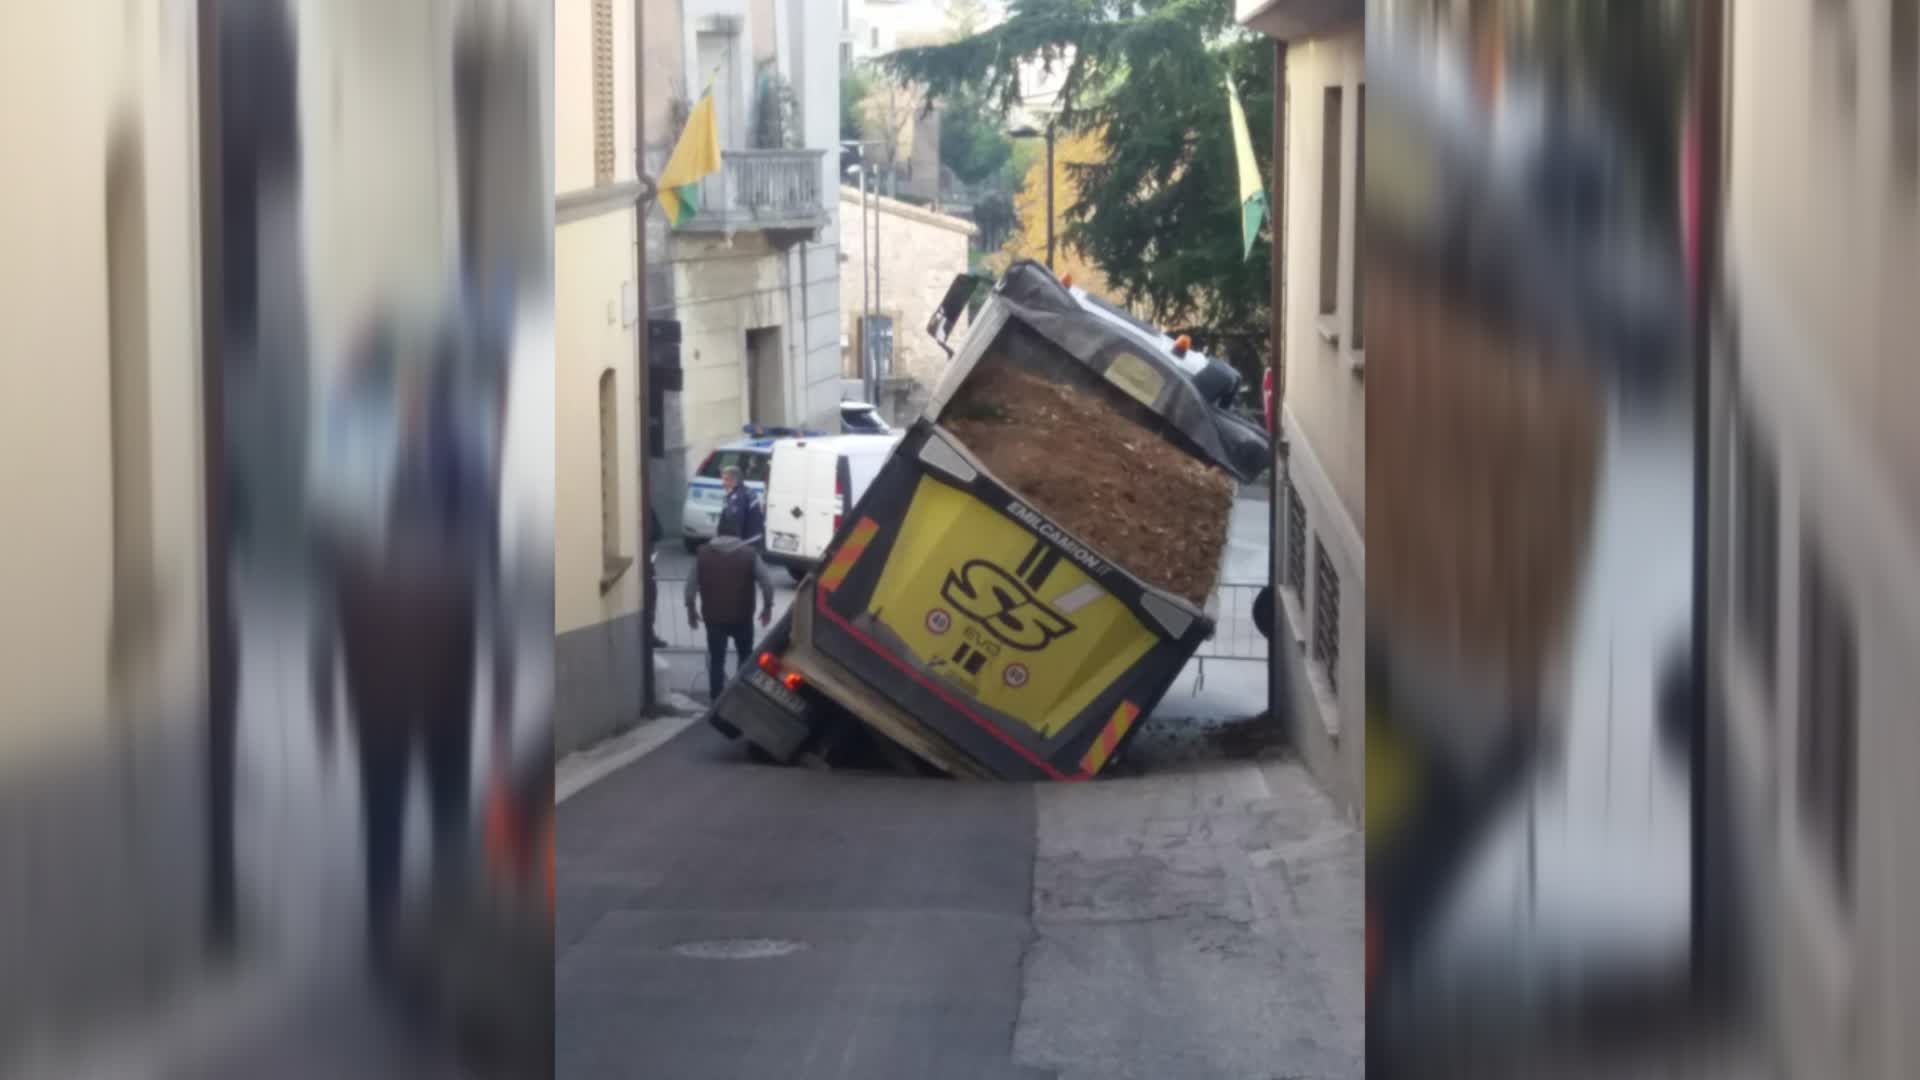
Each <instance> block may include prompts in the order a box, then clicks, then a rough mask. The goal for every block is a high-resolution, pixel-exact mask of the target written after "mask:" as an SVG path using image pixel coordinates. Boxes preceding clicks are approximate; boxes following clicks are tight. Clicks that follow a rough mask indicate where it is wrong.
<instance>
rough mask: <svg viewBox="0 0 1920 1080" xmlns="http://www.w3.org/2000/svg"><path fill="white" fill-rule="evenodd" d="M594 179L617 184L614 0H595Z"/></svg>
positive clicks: (597, 182)
mask: <svg viewBox="0 0 1920 1080" xmlns="http://www.w3.org/2000/svg"><path fill="white" fill-rule="evenodd" d="M593 182H594V183H595V184H611V183H613V0H593ZM611 375H612V373H611V372H609V373H608V375H607V376H606V377H611Z"/></svg>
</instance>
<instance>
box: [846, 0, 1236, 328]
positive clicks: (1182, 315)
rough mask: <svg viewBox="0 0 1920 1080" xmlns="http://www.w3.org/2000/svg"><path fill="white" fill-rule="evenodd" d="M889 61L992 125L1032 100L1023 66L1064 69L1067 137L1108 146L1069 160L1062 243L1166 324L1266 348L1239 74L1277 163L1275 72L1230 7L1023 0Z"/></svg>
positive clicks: (1137, 0) (1184, 0) (1178, 1)
mask: <svg viewBox="0 0 1920 1080" xmlns="http://www.w3.org/2000/svg"><path fill="white" fill-rule="evenodd" d="M883 63H885V64H886V65H887V66H888V67H889V68H890V69H891V70H893V71H894V72H895V73H896V74H897V75H899V76H901V77H904V78H908V79H911V80H912V81H914V82H915V83H917V84H919V85H921V86H924V87H925V88H926V89H927V91H928V93H929V95H930V100H941V101H946V100H952V99H954V98H956V97H964V96H965V95H969V94H972V95H977V96H978V100H979V101H980V102H981V103H982V107H983V108H984V109H985V110H986V111H987V112H988V113H989V114H990V115H993V116H995V117H1005V116H1007V115H1008V114H1010V113H1011V112H1012V111H1013V109H1014V108H1015V107H1016V106H1017V105H1019V104H1020V103H1021V98H1022V92H1023V89H1024V87H1023V85H1022V83H1023V80H1022V74H1023V72H1022V69H1023V66H1024V65H1041V66H1042V68H1043V70H1047V71H1048V72H1049V73H1051V72H1057V71H1060V70H1062V69H1064V73H1065V75H1064V82H1063V85H1062V90H1061V93H1060V98H1059V107H1060V112H1059V113H1058V116H1057V119H1056V124H1057V127H1058V129H1059V130H1060V131H1061V132H1062V133H1063V134H1065V133H1083V132H1086V133H1091V132H1098V133H1099V135H1100V137H1101V138H1102V139H1103V140H1104V141H1105V143H1106V145H1107V147H1108V153H1107V154H1106V155H1105V156H1104V157H1103V158H1102V159H1100V160H1097V161H1087V162H1082V163H1078V164H1076V165H1074V166H1073V167H1072V168H1073V174H1074V178H1075V181H1076V186H1077V188H1078V197H1077V199H1075V201H1074V202H1073V205H1071V206H1067V207H1063V208H1062V212H1063V216H1064V218H1065V220H1066V226H1065V228H1064V229H1063V230H1062V231H1061V241H1062V242H1063V243H1064V244H1066V245H1068V246H1070V247H1072V248H1074V249H1075V250H1077V251H1078V252H1080V253H1081V254H1082V255H1084V256H1085V257H1086V258H1087V259H1088V260H1089V261H1091V262H1093V263H1094V264H1096V265H1098V266H1099V267H1100V268H1101V270H1102V271H1103V272H1104V274H1105V276H1106V278H1107V280H1108V281H1109V282H1110V283H1111V285H1112V286H1113V287H1114V288H1115V289H1117V290H1118V291H1119V292H1120V293H1121V294H1122V298H1124V299H1125V300H1126V301H1128V302H1129V303H1139V304H1143V305H1144V306H1145V307H1146V309H1147V310H1148V311H1149V312H1150V313H1151V314H1152V315H1153V317H1154V318H1155V319H1156V320H1158V321H1159V322H1161V323H1163V324H1168V325H1191V326H1197V327H1202V328H1205V329H1207V330H1208V331H1210V332H1211V333H1212V334H1215V335H1219V337H1220V338H1221V339H1222V340H1231V341H1233V342H1235V343H1237V348H1236V350H1235V351H1240V352H1251V351H1254V350H1257V349H1263V348H1264V342H1265V337H1266V334H1267V317H1268V308H1269V290H1268V280H1269V276H1268V260H1267V254H1266V253H1267V246H1266V241H1265V239H1264V238H1263V239H1262V240H1261V241H1259V242H1258V243H1257V244H1256V247H1255V251H1254V253H1253V255H1252V257H1251V258H1243V251H1242V246H1241V237H1240V200H1239V180H1238V176H1237V175H1236V172H1235V169H1236V166H1235V158H1234V150H1233V135H1232V132H1231V127H1230V123H1229V120H1228V111H1227V95H1226V78H1227V76H1228V75H1229V73H1231V76H1232V78H1233V80H1234V84H1235V87H1236V88H1237V89H1238V90H1239V93H1240V98H1241V101H1242V103H1243V104H1244V105H1245V106H1246V110H1247V121H1248V125H1249V127H1250V128H1251V129H1252V132H1253V135H1254V151H1255V156H1256V157H1257V158H1258V159H1259V160H1260V162H1261V164H1262V167H1263V170H1264V169H1265V168H1266V165H1267V161H1268V155H1267V152H1266V146H1265V145H1264V141H1263V140H1264V137H1265V136H1266V133H1267V132H1269V131H1271V130H1272V117H1273V70H1272V62H1271V54H1270V51H1269V49H1268V48H1267V47H1266V46H1265V44H1264V41H1263V39H1260V38H1257V37H1255V36H1253V35H1251V34H1248V33H1247V32H1245V31H1243V30H1241V29H1240V28H1239V27H1238V26H1237V25H1236V24H1235V23H1234V21H1233V2H1232V0H1011V3H1010V4H1009V7H1008V12H1007V18H1006V19H1005V21H1003V22H1001V23H999V24H998V25H996V26H993V27H990V28H987V29H984V30H980V31H978V32H976V33H974V34H971V35H969V36H967V37H964V38H962V39H960V40H958V41H954V42H951V43H948V44H944V45H933V46H927V47H922V48H914V49H903V50H901V51H899V52H896V53H894V54H892V55H891V56H889V57H887V58H885V59H884V60H883ZM1143 102H1150V103H1151V107H1150V108H1148V107H1142V103H1143ZM1029 160H1031V159H1030V158H1029Z"/></svg>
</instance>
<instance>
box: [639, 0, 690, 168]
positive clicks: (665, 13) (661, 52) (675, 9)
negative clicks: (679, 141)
mask: <svg viewBox="0 0 1920 1080" xmlns="http://www.w3.org/2000/svg"><path fill="white" fill-rule="evenodd" d="M639 3H640V13H641V18H643V19H645V20H646V32H647V34H646V36H647V57H646V63H645V64H643V65H642V67H641V72H640V75H641V79H642V86H641V90H640V92H641V94H642V95H643V98H644V100H645V103H646V109H647V143H648V145H649V146H654V147H660V148H661V152H662V156H661V159H660V162H661V164H665V162H666V157H665V153H666V151H667V150H668V149H669V148H671V147H672V145H673V140H674V139H675V138H676V137H678V135H679V134H680V133H679V132H677V131H670V130H668V123H667V106H668V102H669V100H670V99H671V98H672V97H673V96H674V95H675V94H676V93H687V94H691V93H695V92H697V91H698V90H699V87H693V88H692V89H691V90H690V89H688V88H687V86H686V76H685V73H684V69H685V65H686V60H685V46H684V45H683V44H682V35H681V32H680V31H681V25H682V24H681V19H680V5H679V4H678V3H658V2H656V3H647V2H645V0H639Z"/></svg>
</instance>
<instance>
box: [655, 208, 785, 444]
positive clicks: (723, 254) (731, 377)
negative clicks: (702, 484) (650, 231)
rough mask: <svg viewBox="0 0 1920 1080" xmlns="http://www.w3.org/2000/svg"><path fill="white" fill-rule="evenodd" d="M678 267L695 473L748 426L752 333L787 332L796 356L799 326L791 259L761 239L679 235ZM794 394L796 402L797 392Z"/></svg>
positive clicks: (688, 424) (675, 267)
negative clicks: (793, 315) (792, 315)
mask: <svg viewBox="0 0 1920 1080" xmlns="http://www.w3.org/2000/svg"><path fill="white" fill-rule="evenodd" d="M672 265H673V274H674V295H675V296H677V297H678V298H679V300H680V304H679V308H678V310H677V311H676V313H675V314H676V315H677V317H678V318H679V319H680V363H681V366H682V368H683V370H684V379H685V386H686V389H685V391H684V393H683V395H682V397H681V407H682V409H683V411H684V415H685V417H686V440H687V467H688V468H689V469H694V468H698V467H699V465H700V462H701V461H702V460H703V459H704V458H705V457H706V455H707V452H708V451H710V450H712V449H713V448H714V447H715V446H718V445H719V444H721V443H724V442H729V441H732V440H734V439H738V438H740V437H741V434H740V427H741V425H743V424H745V423H746V422H747V370H746V362H747V357H746V350H747V331H748V330H749V329H752V328H758V327H768V326H772V327H779V328H780V329H781V342H780V348H781V351H782V353H783V354H790V353H791V350H792V348H793V345H794V341H793V335H794V334H796V333H798V332H799V324H798V323H797V322H790V321H789V316H788V304H787V288H786V285H787V281H786V273H787V267H786V260H785V259H784V258H782V257H778V256H775V255H773V254H772V252H771V249H770V248H768V247H767V244H766V238H765V236H764V235H763V234H761V233H757V232H754V233H739V234H737V235H736V236H735V237H734V238H733V242H732V243H731V244H729V243H727V242H726V241H725V240H722V239H720V238H717V237H711V238H710V237H702V236H676V237H674V242H673V264H672ZM786 390H787V392H788V395H789V398H791V395H792V393H793V390H794V388H793V387H791V386H788V387H786Z"/></svg>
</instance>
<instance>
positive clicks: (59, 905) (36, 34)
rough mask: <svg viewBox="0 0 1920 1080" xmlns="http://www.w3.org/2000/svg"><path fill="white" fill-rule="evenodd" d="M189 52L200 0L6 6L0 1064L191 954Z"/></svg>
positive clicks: (196, 699)
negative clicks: (189, 2) (135, 900)
mask: <svg viewBox="0 0 1920 1080" xmlns="http://www.w3.org/2000/svg"><path fill="white" fill-rule="evenodd" d="M195 62H196V52H195V48H194V34H193V10H192V8H191V6H186V5H128V4H118V3H109V2H106V0H87V2H76V3H67V4H55V5H26V4H13V5H8V6H7V7H6V9H5V12H4V14H0V103H3V104H0V161H4V165H0V172H3V173H4V177H5V180H4V185H3V187H4V191H5V194H6V198H5V200H4V202H0V253H4V255H3V256H0V358H3V359H0V500H4V503H3V505H4V511H0V513H3V514H4V518H5V520H6V522H7V528H6V531H5V535H4V537H3V538H0V597H3V598H4V602H3V603H0V1067H3V1066H4V1063H5V1060H6V1058H7V1057H8V1056H9V1055H8V1052H9V1051H11V1050H14V1049H16V1048H18V1047H20V1046H22V1045H23V1044H24V1043H25V1042H26V1041H27V1040H28V1039H29V1038H30V1037H34V1036H39V1035H42V1034H45V1033H47V1032H48V1031H49V1030H50V1029H52V1028H54V1027H56V1026H58V1025H60V1024H63V1023H67V1022H72V1021H76V1020H78V1019H80V1018H83V1017H86V1016H90V1015H99V1014H101V1013H104V1012H107V1011H111V1010H116V1009H122V1008H126V1007H129V1006H130V1005H133V1004H135V1003H137V1002H141V1001H145V1000H150V998H151V996H152V995H153V994H154V993H156V992H157V991H159V990H161V989H163V988H165V987H166V986H168V985H171V984H172V983H174V982H176V981H177V980H178V978H179V977H180V976H181V974H182V973H183V971H184V970H185V962H186V960H187V958H188V957H190V956H191V955H192V954H193V953H194V950H195V949H196V948H197V946H198V944H199V937H198V931H199V928H200V920H201V917H202V910H201V907H200V895H199V884H200V879H199V877H198V876H196V875H195V874H193V873H179V872H170V871H171V869H172V868H174V867H178V866H195V865H197V864H198V862H199V861H200V859H201V857H202V852H203V844H202V831H201V823H200V820H199V818H198V816H197V815H196V814H195V813H194V808H195V805H196V804H195V801H194V796H195V794H196V793H197V791H198V784H199V783H200V775H199V771H198V769H197V768H196V766H197V762H198V757H197V755H198V754H199V753H200V752H201V750H200V748H201V745H202V743H201V738H202V735H201V732H202V726H201V715H200V712H199V705H200V701H201V692H202V687H203V685H204V679H205V656H206V646H205V640H206V629H207V620H206V615H205V605H204V596H205V566H204V562H203V530H204V519H203V514H204V507H205V503H204V501H203V498H202V468H201V461H202V458H201V453H202V445H201V422H202V412H201V391H202V384H201V380H200V378H199V349H200V338H199V303H200V297H199V292H198V274H197V268H198V260H199V252H198V245H199V236H198V225H199V218H198V215H197V213H196V212H195V210H196V208H197V205H198V199H199V189H198V185H197V183H196V176H197V173H198V162H197V161H196V160H195V150H194V147H195V145H196V143H195V139H194V130H195V114H196V112H197V101H196V99H195V90H194V88H195V86H196V78H195V73H194V66H195ZM136 895H137V896H140V897H141V898H142V902H141V903H140V904H138V905H131V904H128V903H127V902H126V900H127V898H128V897H130V896H136Z"/></svg>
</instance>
